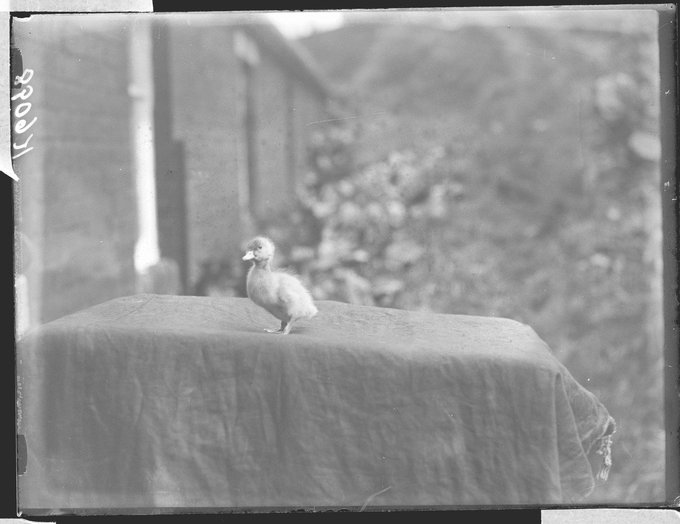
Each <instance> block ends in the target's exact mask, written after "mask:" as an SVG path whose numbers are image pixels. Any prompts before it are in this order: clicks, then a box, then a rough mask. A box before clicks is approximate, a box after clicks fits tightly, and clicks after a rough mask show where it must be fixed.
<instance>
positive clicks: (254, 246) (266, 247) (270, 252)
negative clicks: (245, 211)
mask: <svg viewBox="0 0 680 524" xmlns="http://www.w3.org/2000/svg"><path fill="white" fill-rule="evenodd" d="M273 256H274V242H272V241H271V240H269V239H268V238H266V237H255V238H253V239H252V240H251V241H250V242H248V245H247V246H246V254H245V255H244V257H243V260H253V261H254V262H255V263H256V264H257V263H260V262H267V261H269V260H271V259H272V257H273Z"/></svg>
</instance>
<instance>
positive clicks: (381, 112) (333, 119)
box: [307, 111, 387, 126]
mask: <svg viewBox="0 0 680 524" xmlns="http://www.w3.org/2000/svg"><path fill="white" fill-rule="evenodd" d="M384 113H387V111H378V112H377V113H370V114H368V115H354V116H346V117H343V118H329V119H328V120H316V121H315V122H310V123H309V124H307V125H308V126H311V125H314V124H326V123H327V122H340V121H342V120H351V119H352V118H361V117H364V116H374V115H382V114H384Z"/></svg>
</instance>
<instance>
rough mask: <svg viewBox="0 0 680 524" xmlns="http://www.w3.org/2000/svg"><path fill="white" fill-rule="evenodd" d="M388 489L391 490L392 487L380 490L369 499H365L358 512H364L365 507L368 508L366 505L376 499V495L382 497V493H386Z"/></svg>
mask: <svg viewBox="0 0 680 524" xmlns="http://www.w3.org/2000/svg"><path fill="white" fill-rule="evenodd" d="M389 489H392V486H387V487H386V488H385V489H381V490H380V491H378V492H377V493H373V495H371V496H370V497H368V498H367V499H366V502H364V505H363V506H361V509H360V510H359V511H364V510H365V509H366V506H368V505H369V504H370V502H371V501H372V500H373V499H374V498H375V497H377V496H378V495H382V494H383V493H385V492H386V491H387V490H389Z"/></svg>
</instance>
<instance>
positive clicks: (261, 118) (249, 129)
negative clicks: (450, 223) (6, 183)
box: [12, 14, 331, 325]
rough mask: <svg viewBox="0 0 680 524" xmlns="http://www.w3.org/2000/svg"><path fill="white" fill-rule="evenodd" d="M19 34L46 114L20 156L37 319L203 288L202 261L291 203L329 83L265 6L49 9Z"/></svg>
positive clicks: (225, 256) (40, 113)
mask: <svg viewBox="0 0 680 524" xmlns="http://www.w3.org/2000/svg"><path fill="white" fill-rule="evenodd" d="M13 35H14V41H15V44H16V46H17V47H18V48H19V49H20V50H21V54H22V63H23V67H24V69H31V70H32V71H33V76H32V80H31V88H32V93H31V113H32V114H33V115H35V116H36V117H37V119H36V121H35V123H34V125H33V128H32V129H31V131H32V133H33V137H32V141H31V146H32V147H33V149H32V150H31V151H28V152H26V153H25V154H23V155H21V156H20V157H18V158H17V159H16V160H15V171H16V172H17V174H18V176H19V178H20V181H19V182H18V183H16V184H15V187H16V198H15V202H16V206H15V208H16V209H15V216H16V226H17V227H16V229H17V232H18V234H17V242H16V247H17V249H16V253H17V267H16V274H17V275H18V276H21V277H22V279H25V282H26V289H25V290H22V291H21V293H20V294H21V295H22V297H18V298H21V300H22V301H23V302H27V303H28V307H27V310H28V311H29V312H30V313H29V316H30V318H29V319H28V324H31V325H35V324H39V323H42V322H46V321H49V320H52V319H54V318H57V317H59V316H62V315H64V314H68V313H70V312H73V311H76V310H78V309H81V308H83V307H87V306H89V305H92V304H95V303H99V302H102V301H105V300H108V299H110V298H114V297H117V296H122V295H127V294H132V293H135V292H139V291H150V292H170V293H192V292H194V291H195V289H196V285H197V282H198V281H199V280H200V279H201V276H202V275H201V272H202V269H201V268H202V267H205V265H206V264H211V263H216V262H219V261H221V260H222V261H224V260H231V259H238V255H239V252H240V249H241V247H242V243H243V241H244V240H246V237H247V236H249V235H251V234H253V233H254V232H255V231H257V230H258V224H260V223H261V220H262V219H263V218H266V217H267V216H268V215H269V214H271V213H280V212H282V211H283V212H285V209H286V207H287V206H290V205H291V203H292V201H293V198H294V194H295V184H296V179H298V177H300V176H301V175H303V174H304V171H305V169H306V148H307V146H308V143H309V137H310V134H311V133H312V132H314V131H315V129H316V127H315V126H316V124H317V123H319V122H321V121H323V120H324V119H327V118H328V111H329V101H330V100H331V95H330V89H329V88H328V87H327V86H326V84H325V83H324V80H323V79H322V78H321V76H320V75H319V74H318V73H317V72H316V70H315V68H314V66H313V64H312V63H311V62H310V60H309V59H308V58H307V57H306V56H305V54H304V53H303V52H302V51H300V50H299V49H298V48H296V47H295V45H294V43H291V42H289V41H287V40H286V39H285V38H284V37H283V36H282V35H281V34H280V33H279V32H278V31H277V30H276V29H275V28H274V27H273V26H271V25H268V24H267V23H265V22H263V21H262V19H259V18H256V17H253V16H239V15H232V14H215V15H203V14H196V15H183V16H182V17H181V18H179V17H178V16H176V15H137V14H131V15H90V14H88V15H37V16H32V17H30V18H27V19H18V20H17V19H15V20H14V21H13ZM12 73H13V75H14V76H13V78H14V77H16V76H17V75H19V74H21V72H19V71H13V72H12ZM14 87H15V88H14V89H12V94H13V95H18V93H19V92H20V88H21V87H23V86H22V85H17V86H14ZM21 101H22V100H21V97H18V96H17V100H15V101H14V102H13V104H14V107H16V105H17V104H18V103H20V102H21ZM23 109H25V106H24V108H22V110H23ZM30 116H31V115H28V116H27V117H30ZM27 117H24V118H27ZM18 292H19V290H18ZM24 305H25V304H24Z"/></svg>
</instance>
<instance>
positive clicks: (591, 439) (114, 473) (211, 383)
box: [17, 295, 614, 515]
mask: <svg viewBox="0 0 680 524" xmlns="http://www.w3.org/2000/svg"><path fill="white" fill-rule="evenodd" d="M317 305H318V308H319V314H318V316H317V317H316V318H314V319H312V320H309V321H303V322H300V323H298V324H296V325H295V326H294V327H293V330H292V332H291V334H289V335H285V336H284V335H274V334H270V333H265V332H264V331H263V328H266V327H268V328H272V327H273V328H276V327H278V321H277V320H276V319H274V318H273V317H271V316H270V315H269V314H268V313H266V312H265V311H264V310H262V309H260V308H258V307H257V306H255V305H254V304H252V303H251V302H250V301H249V300H247V299H244V298H214V297H186V296H181V297H180V296H164V295H136V296H131V297H124V298H119V299H115V300H112V301H109V302H106V303H103V304H100V305H97V306H94V307H92V308H89V309H86V310H84V311H81V312H78V313H75V314H72V315H69V316H67V317H64V318H62V319H59V320H56V321H53V322H51V323H48V324H45V325H43V326H41V327H39V328H37V329H35V330H33V331H31V332H29V333H28V334H27V335H26V336H25V337H24V338H23V339H22V340H21V341H20V343H19V345H18V348H17V352H18V353H17V365H18V375H19V376H18V405H19V410H18V433H19V434H20V435H23V436H24V437H25V439H26V457H22V458H25V460H26V469H25V472H23V474H21V475H20V476H19V477H18V482H19V507H20V509H21V510H22V511H23V512H25V513H26V514H29V515H30V514H32V513H34V514H37V513H43V512H46V510H50V511H57V512H58V511H72V510H76V511H77V510H82V509H87V508H98V509H100V510H102V512H118V513H121V512H123V513H124V512H126V511H135V512H137V511H145V508H159V507H160V508H195V509H204V508H282V507H286V508H290V507H305V508H309V507H317V508H318V507H328V506H332V507H336V508H337V507H345V508H360V507H367V506H391V507H394V506H397V507H421V506H427V507H432V506H466V505H474V506H483V505H506V504H507V505H513V504H522V505H524V504H528V505H534V504H540V505H546V504H553V503H568V502H573V501H579V500H583V498H584V497H586V496H587V495H588V494H589V493H590V492H591V491H592V490H593V487H594V483H595V481H594V477H593V470H592V469H591V460H592V459H593V453H592V452H593V451H594V450H595V447H596V446H597V445H599V444H600V443H602V442H604V441H606V440H607V439H608V438H610V437H609V435H611V433H613V431H614V421H613V419H612V418H611V417H610V416H609V414H608V412H607V410H606V409H605V407H604V406H603V405H602V404H601V403H600V402H599V400H598V399H597V398H596V397H595V396H594V395H593V394H592V393H590V392H589V391H587V390H586V389H584V388H583V387H582V386H581V385H579V384H578V383H577V382H576V381H575V379H574V378H573V377H572V376H571V375H570V373H569V372H568V371H567V369H566V368H565V367H564V366H563V365H562V364H561V363H560V362H559V361H558V360H557V359H556V358H555V357H554V356H553V355H552V354H551V351H550V349H549V348H548V347H547V346H546V344H545V343H544V342H543V341H542V340H541V339H540V338H539V337H538V336H537V335H536V333H535V332H534V331H533V330H532V329H531V328H530V327H528V326H526V325H524V324H521V323H519V322H515V321H513V320H508V319H503V318H489V317H476V316H465V315H443V314H432V313H425V312H412V311H403V310H396V309H386V308H376V307H367V306H356V305H349V304H344V303H339V302H332V301H320V302H318V303H317Z"/></svg>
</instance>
